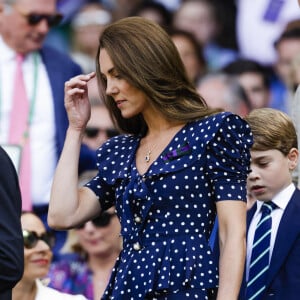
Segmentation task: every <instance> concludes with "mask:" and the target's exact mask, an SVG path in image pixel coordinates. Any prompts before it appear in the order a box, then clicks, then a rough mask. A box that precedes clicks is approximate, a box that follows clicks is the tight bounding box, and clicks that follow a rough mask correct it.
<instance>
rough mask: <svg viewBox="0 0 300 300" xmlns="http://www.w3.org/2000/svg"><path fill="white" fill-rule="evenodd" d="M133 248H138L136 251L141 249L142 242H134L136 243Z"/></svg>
mask: <svg viewBox="0 0 300 300" xmlns="http://www.w3.org/2000/svg"><path fill="white" fill-rule="evenodd" d="M133 249H134V250H136V251H138V250H141V245H140V243H138V242H136V243H134V244H133Z"/></svg>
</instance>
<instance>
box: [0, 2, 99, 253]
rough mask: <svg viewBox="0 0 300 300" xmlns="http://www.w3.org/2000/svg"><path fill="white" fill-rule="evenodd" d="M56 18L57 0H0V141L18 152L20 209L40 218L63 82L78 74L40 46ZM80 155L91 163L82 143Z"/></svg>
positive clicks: (59, 140) (58, 131)
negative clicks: (31, 212)
mask: <svg viewBox="0 0 300 300" xmlns="http://www.w3.org/2000/svg"><path fill="white" fill-rule="evenodd" d="M61 19H62V15H61V14H59V13H58V12H57V10H56V0H0V54H1V55H0V144H3V145H9V146H10V148H9V149H14V154H15V155H16V152H17V151H19V154H18V155H17V156H18V157H19V161H20V164H19V166H17V168H18V171H19V178H20V187H21V193H22V206H23V210H24V209H25V210H31V209H33V210H34V211H35V212H36V213H37V214H38V215H39V216H40V217H41V218H42V219H43V220H44V221H45V222H46V215H47V211H48V202H49V195H50V187H51V182H52V177H53V172H54V169H55V166H56V163H57V160H58V157H59V154H60V152H61V150H62V146H63V141H64V137H65V133H66V129H67V126H68V120H67V116H66V113H65V108H64V83H65V81H67V80H68V79H69V78H71V77H73V76H76V75H78V74H80V73H81V69H80V67H79V66H78V65H76V64H75V63H74V62H73V61H72V60H71V59H70V58H69V57H68V56H66V55H65V54H62V53H60V52H58V51H57V50H55V49H52V48H50V47H46V46H43V42H44V40H45V38H46V36H47V34H48V32H49V30H50V29H51V27H53V26H55V25H58V24H59V22H60V21H61ZM17 73H18V74H17ZM17 93H18V96H16V94H17ZM20 95H22V96H20ZM23 95H24V96H23ZM23 107H24V109H23V111H21V110H22V108H23ZM25 107H26V108H25ZM16 109H18V112H16ZM21 119H23V120H24V121H23V123H22V124H21ZM17 128H18V130H19V132H18V136H17V137H15V136H14V137H13V135H16V131H17ZM81 157H82V161H85V162H90V163H91V164H94V160H93V159H94V156H93V155H91V153H90V152H89V151H88V150H87V149H86V148H82V156H81ZM17 160H18V159H17ZM28 179H29V180H28ZM60 234H61V235H63V236H64V234H65V233H60ZM57 240H58V241H61V243H60V242H58V243H57V245H56V246H55V249H54V252H56V251H57V250H58V249H59V248H60V246H61V244H62V243H63V241H64V238H63V237H62V239H60V238H59V237H57Z"/></svg>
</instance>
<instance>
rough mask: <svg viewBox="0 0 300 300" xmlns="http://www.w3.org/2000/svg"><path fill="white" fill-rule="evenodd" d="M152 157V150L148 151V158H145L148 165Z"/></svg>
mask: <svg viewBox="0 0 300 300" xmlns="http://www.w3.org/2000/svg"><path fill="white" fill-rule="evenodd" d="M150 155H151V150H148V151H147V153H146V156H145V161H146V163H148V162H149V161H150V158H151V157H150Z"/></svg>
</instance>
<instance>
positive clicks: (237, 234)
mask: <svg viewBox="0 0 300 300" xmlns="http://www.w3.org/2000/svg"><path fill="white" fill-rule="evenodd" d="M217 212H218V220H219V243H220V260H219V290H218V297H217V299H222V300H226V299H228V300H234V299H238V294H239V291H240V286H241V282H242V278H243V272H244V266H245V253H246V203H244V202H241V201H232V200H226V201H218V202H217Z"/></svg>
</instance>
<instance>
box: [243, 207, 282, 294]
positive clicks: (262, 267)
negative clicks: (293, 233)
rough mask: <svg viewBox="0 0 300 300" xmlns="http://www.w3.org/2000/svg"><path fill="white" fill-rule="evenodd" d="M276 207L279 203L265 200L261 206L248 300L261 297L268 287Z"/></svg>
mask: <svg viewBox="0 0 300 300" xmlns="http://www.w3.org/2000/svg"><path fill="white" fill-rule="evenodd" d="M276 207H277V205H276V204H275V203H273V202H265V203H264V204H263V205H262V207H261V213H262V214H261V218H260V221H259V222H258V224H257V226H256V229H255V234H254V240H253V246H252V254H251V261H250V265H249V277H248V282H247V290H246V299H247V300H254V299H255V300H259V299H261V295H262V293H263V291H264V290H265V288H266V285H265V281H266V275H267V271H268V268H269V261H270V240H271V228H272V217H271V212H272V210H273V209H275V208H276Z"/></svg>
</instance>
